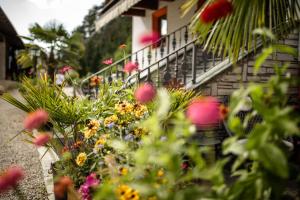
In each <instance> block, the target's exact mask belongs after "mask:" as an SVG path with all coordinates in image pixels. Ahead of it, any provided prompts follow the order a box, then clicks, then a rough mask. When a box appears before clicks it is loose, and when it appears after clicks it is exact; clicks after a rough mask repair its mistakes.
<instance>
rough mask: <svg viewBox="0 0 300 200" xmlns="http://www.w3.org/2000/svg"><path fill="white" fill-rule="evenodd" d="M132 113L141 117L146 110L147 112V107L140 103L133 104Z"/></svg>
mask: <svg viewBox="0 0 300 200" xmlns="http://www.w3.org/2000/svg"><path fill="white" fill-rule="evenodd" d="M133 108H134V115H135V117H136V118H141V117H142V116H143V115H144V114H145V113H146V112H148V109H147V107H146V106H145V105H141V104H134V106H133Z"/></svg>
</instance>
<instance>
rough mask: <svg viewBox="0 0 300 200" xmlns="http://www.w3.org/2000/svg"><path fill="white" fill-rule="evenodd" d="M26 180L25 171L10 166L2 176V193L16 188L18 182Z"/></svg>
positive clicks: (0, 179) (0, 186)
mask: <svg viewBox="0 0 300 200" xmlns="http://www.w3.org/2000/svg"><path fill="white" fill-rule="evenodd" d="M23 178H24V170H23V169H22V168H21V167H19V166H10V167H9V168H8V169H7V170H6V171H5V172H4V173H3V174H2V175H1V176H0V193H1V192H4V191H6V190H8V189H9V188H13V187H16V186H17V184H18V182H19V181H20V180H22V179H23Z"/></svg>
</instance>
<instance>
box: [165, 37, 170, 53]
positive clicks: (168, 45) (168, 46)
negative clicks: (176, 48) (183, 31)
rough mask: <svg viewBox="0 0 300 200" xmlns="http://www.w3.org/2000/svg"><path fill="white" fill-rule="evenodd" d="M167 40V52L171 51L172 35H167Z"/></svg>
mask: <svg viewBox="0 0 300 200" xmlns="http://www.w3.org/2000/svg"><path fill="white" fill-rule="evenodd" d="M165 39H166V40H167V41H166V44H167V54H169V53H170V35H167V37H166V38H165Z"/></svg>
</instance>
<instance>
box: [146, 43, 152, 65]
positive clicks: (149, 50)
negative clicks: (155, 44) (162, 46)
mask: <svg viewBox="0 0 300 200" xmlns="http://www.w3.org/2000/svg"><path fill="white" fill-rule="evenodd" d="M151 57H152V55H151V47H149V48H148V55H147V58H148V65H150V63H151Z"/></svg>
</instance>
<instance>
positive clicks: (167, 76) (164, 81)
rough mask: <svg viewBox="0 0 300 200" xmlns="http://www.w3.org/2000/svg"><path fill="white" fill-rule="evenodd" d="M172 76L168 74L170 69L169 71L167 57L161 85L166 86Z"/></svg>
mask: <svg viewBox="0 0 300 200" xmlns="http://www.w3.org/2000/svg"><path fill="white" fill-rule="evenodd" d="M171 78H172V76H171V74H170V69H169V57H167V58H166V68H165V71H164V77H163V79H164V80H163V85H164V86H167V85H168V84H169V82H170V80H171Z"/></svg>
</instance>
